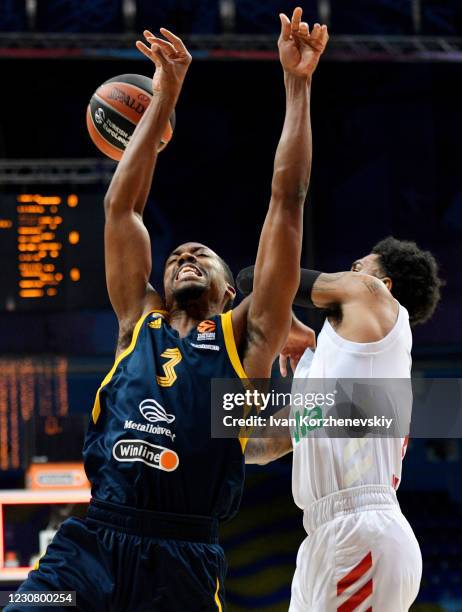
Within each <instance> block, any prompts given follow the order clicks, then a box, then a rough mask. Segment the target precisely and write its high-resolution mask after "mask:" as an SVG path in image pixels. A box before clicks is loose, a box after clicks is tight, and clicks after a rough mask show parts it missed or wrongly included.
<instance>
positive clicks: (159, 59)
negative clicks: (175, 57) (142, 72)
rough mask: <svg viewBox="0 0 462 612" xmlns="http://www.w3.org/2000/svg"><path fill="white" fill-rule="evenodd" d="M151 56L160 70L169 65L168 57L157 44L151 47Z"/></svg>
mask: <svg viewBox="0 0 462 612" xmlns="http://www.w3.org/2000/svg"><path fill="white" fill-rule="evenodd" d="M151 54H152V59H153V61H154V62H155V64H156V66H157V65H159V64H160V66H162V68H165V67H166V66H168V65H169V64H170V63H171V61H170V59H169V57H168V56H167V55H166V54H165V53H164V51H163V50H162V48H161V47H160V46H159V45H158V44H157V43H153V44H152V45H151Z"/></svg>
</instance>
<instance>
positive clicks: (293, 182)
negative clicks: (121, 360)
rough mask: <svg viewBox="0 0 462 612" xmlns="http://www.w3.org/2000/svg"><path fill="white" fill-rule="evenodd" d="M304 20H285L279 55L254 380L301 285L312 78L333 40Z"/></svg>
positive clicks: (253, 332)
mask: <svg viewBox="0 0 462 612" xmlns="http://www.w3.org/2000/svg"><path fill="white" fill-rule="evenodd" d="M300 19H301V9H295V11H294V15H293V17H292V22H290V21H289V20H288V18H287V17H285V16H281V21H282V30H281V36H280V39H279V53H280V58H281V63H282V65H283V68H284V83H285V89H286V114H285V121H284V126H283V130H282V135H281V139H280V141H279V145H278V148H277V151H276V156H275V161H274V172H273V180H272V189H271V201H270V205H269V210H268V213H267V216H266V219H265V223H264V226H263V230H262V233H261V237H260V242H259V247H258V253H257V259H256V264H255V282H254V291H253V295H252V301H251V303H250V307H249V309H248V314H247V326H246V351H245V354H244V367H245V368H246V371H247V372H248V373H249V374H250V375H251V376H259V377H264V376H267V375H268V374H269V370H270V367H271V361H272V359H274V357H275V356H276V354H277V353H278V351H279V349H280V348H281V347H282V345H283V343H284V341H285V338H286V337H287V333H288V331H289V328H290V323H291V306H292V302H293V299H294V296H295V293H296V291H297V288H298V285H299V280H300V255H301V246H302V229H303V206H304V203H305V198H306V194H307V190H308V185H309V179H310V171H311V157H312V150H311V149H312V145H311V121H310V90H311V77H312V74H313V72H314V70H315V68H316V66H317V63H318V61H319V57H320V55H321V54H322V52H323V50H324V47H325V45H326V43H327V38H328V36H327V30H326V28H325V27H322V28H321V27H320V26H315V28H314V29H313V32H312V34H311V35H310V34H309V31H308V26H307V24H301V22H300ZM302 31H303V32H302ZM275 296H277V298H276V299H275ZM239 314H240V313H239V309H236V311H235V312H234V313H233V323H234V325H235V327H238V322H237V319H238V318H239Z"/></svg>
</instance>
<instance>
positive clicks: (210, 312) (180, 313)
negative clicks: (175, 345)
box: [169, 300, 222, 337]
mask: <svg viewBox="0 0 462 612" xmlns="http://www.w3.org/2000/svg"><path fill="white" fill-rule="evenodd" d="M221 312H222V308H221V306H218V305H217V304H211V303H210V302H202V300H194V301H191V302H187V303H184V304H177V303H174V304H172V306H171V308H170V309H169V323H170V325H171V327H173V329H175V330H176V331H177V332H178V333H179V334H180V336H182V337H183V336H187V335H188V334H189V332H190V331H191V329H192V328H193V327H196V325H197V324H198V323H200V322H201V321H204V320H205V319H210V317H213V316H214V315H217V314H220V313H221Z"/></svg>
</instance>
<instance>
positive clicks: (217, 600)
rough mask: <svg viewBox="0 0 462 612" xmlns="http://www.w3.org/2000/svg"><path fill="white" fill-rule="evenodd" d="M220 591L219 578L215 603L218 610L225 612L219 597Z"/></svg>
mask: <svg viewBox="0 0 462 612" xmlns="http://www.w3.org/2000/svg"><path fill="white" fill-rule="evenodd" d="M219 590H220V581H219V580H218V578H217V590H216V591H215V603H216V604H217V608H218V610H219V612H223V608H222V607H221V601H220V598H219V597H218V591H219Z"/></svg>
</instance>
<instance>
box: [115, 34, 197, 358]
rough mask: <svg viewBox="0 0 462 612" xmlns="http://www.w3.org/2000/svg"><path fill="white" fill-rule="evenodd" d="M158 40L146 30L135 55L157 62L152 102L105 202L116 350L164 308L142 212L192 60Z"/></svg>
mask: <svg viewBox="0 0 462 612" xmlns="http://www.w3.org/2000/svg"><path fill="white" fill-rule="evenodd" d="M161 32H162V34H163V35H164V36H165V37H166V39H167V40H161V39H158V38H156V37H155V36H153V35H152V34H151V33H150V32H148V31H145V33H144V35H145V37H146V40H147V41H148V42H149V44H150V48H149V47H147V46H146V45H144V44H143V43H141V42H139V41H138V43H137V47H138V49H139V51H141V52H142V53H144V55H146V56H147V57H149V58H150V59H151V60H152V61H153V62H154V63H155V64H156V68H157V70H156V77H155V80H156V87H155V89H154V96H153V99H152V101H151V103H150V105H149V106H148V108H147V110H146V112H145V114H144V116H143V117H142V119H141V121H140V122H139V124H138V125H137V127H136V129H135V131H134V133H133V136H132V137H131V139H130V143H129V144H128V146H127V148H126V150H125V153H124V155H123V157H122V159H121V161H120V162H119V165H118V167H117V170H116V172H115V174H114V176H113V178H112V181H111V184H110V186H109V189H108V192H107V194H106V197H105V200H104V209H105V213H106V224H105V238H104V242H105V262H106V281H107V286H108V292H109V297H110V300H111V303H112V306H113V308H114V310H115V313H116V315H117V318H118V320H119V349H120V348H122V345H123V344H124V342H126V339H125V338H126V336H129V334H130V333H131V330H132V329H133V326H134V324H135V322H136V321H137V320H138V318H139V317H140V316H141V315H142V314H143V312H144V311H146V310H147V309H148V308H159V307H161V305H162V300H161V298H160V296H159V295H158V294H157V293H156V292H155V291H154V289H153V288H152V287H151V286H150V284H149V277H150V274H151V266H152V262H151V242H150V238H149V234H148V232H147V230H146V227H145V226H144V223H143V211H144V207H145V205H146V201H147V198H148V195H149V191H150V188H151V182H152V176H153V173H154V170H155V166H156V161H157V151H158V148H159V144H160V140H161V137H162V134H163V133H164V130H165V127H166V125H167V122H168V120H169V118H170V116H171V114H172V112H173V109H174V107H175V104H176V102H177V99H178V96H179V94H180V91H181V87H182V84H183V80H184V77H185V75H186V72H187V69H188V67H189V64H190V62H191V56H190V55H189V53H188V52H187V50H186V48H185V47H184V45H183V43H182V42H181V40H180V39H179V38H177V37H176V36H175V35H173V34H172V33H171V32H169V31H168V30H165V29H164V28H162V29H161Z"/></svg>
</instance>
